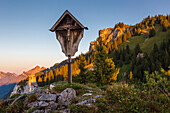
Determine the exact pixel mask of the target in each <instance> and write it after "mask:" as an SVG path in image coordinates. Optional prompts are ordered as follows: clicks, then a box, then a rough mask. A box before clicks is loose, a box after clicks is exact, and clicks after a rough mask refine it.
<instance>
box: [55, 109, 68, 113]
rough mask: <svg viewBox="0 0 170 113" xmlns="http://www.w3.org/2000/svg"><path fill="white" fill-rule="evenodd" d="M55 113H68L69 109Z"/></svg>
mask: <svg viewBox="0 0 170 113" xmlns="http://www.w3.org/2000/svg"><path fill="white" fill-rule="evenodd" d="M57 113H70V109H69V108H66V109H62V110H60V111H58V112H57Z"/></svg>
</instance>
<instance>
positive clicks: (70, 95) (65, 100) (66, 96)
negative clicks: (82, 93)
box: [57, 88, 76, 105]
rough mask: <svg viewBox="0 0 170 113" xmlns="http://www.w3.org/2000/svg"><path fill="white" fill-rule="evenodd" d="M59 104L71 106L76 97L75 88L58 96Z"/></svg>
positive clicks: (68, 89) (66, 90)
mask: <svg viewBox="0 0 170 113" xmlns="http://www.w3.org/2000/svg"><path fill="white" fill-rule="evenodd" d="M57 97H58V104H61V105H69V104H71V101H72V100H73V99H74V98H75V97H76V91H75V90H74V89H73V88H67V89H65V90H64V91H63V92H61V93H60V94H58V95H57Z"/></svg>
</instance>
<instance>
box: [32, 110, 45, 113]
mask: <svg viewBox="0 0 170 113" xmlns="http://www.w3.org/2000/svg"><path fill="white" fill-rule="evenodd" d="M32 113H44V110H35V111H33V112H32Z"/></svg>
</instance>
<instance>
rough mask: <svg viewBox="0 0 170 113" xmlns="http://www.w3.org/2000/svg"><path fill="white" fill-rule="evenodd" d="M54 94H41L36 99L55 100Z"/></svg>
mask: <svg viewBox="0 0 170 113" xmlns="http://www.w3.org/2000/svg"><path fill="white" fill-rule="evenodd" d="M56 97H57V96H56V94H42V95H41V96H40V98H38V100H40V101H56Z"/></svg>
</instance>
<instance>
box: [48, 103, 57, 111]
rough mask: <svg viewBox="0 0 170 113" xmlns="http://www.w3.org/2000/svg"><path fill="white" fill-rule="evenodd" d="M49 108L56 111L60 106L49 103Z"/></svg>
mask: <svg viewBox="0 0 170 113" xmlns="http://www.w3.org/2000/svg"><path fill="white" fill-rule="evenodd" d="M49 107H50V109H51V110H56V109H57V107H58V104H57V103H55V102H53V101H52V102H49Z"/></svg>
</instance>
